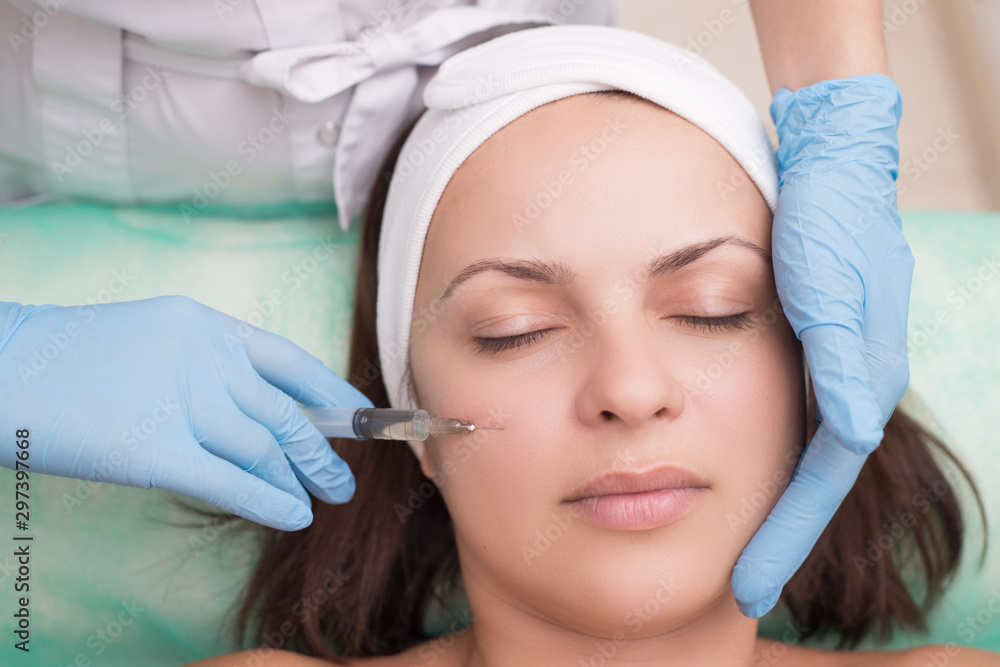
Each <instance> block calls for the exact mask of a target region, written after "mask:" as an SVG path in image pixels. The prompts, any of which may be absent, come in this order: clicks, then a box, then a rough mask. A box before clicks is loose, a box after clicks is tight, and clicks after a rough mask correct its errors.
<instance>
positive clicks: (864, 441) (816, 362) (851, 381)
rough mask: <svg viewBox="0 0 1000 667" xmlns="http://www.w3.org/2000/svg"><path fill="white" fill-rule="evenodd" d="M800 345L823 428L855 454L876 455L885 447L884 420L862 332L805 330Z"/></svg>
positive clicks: (824, 327)
mask: <svg viewBox="0 0 1000 667" xmlns="http://www.w3.org/2000/svg"><path fill="white" fill-rule="evenodd" d="M801 340H802V345H803V348H804V350H805V355H806V362H807V363H808V366H809V376H810V378H811V379H812V383H813V389H814V391H815V393H816V404H817V406H818V409H819V412H820V413H821V415H822V423H823V424H827V425H828V427H829V428H830V430H831V431H832V434H833V436H834V437H835V438H836V439H837V442H839V443H840V444H841V445H843V446H844V447H846V448H847V449H849V450H850V451H852V452H855V453H864V454H869V453H871V451H872V450H873V449H875V448H876V447H878V445H879V443H880V442H882V425H883V424H884V423H885V419H883V418H882V411H881V409H880V408H879V402H878V399H877V397H876V396H875V393H874V388H873V386H872V380H871V371H870V369H869V360H868V355H867V354H866V351H865V340H864V338H863V337H862V335H861V333H860V331H859V330H856V329H854V328H851V327H849V326H847V325H844V324H820V325H816V326H812V327H809V328H807V329H803V330H802V332H801Z"/></svg>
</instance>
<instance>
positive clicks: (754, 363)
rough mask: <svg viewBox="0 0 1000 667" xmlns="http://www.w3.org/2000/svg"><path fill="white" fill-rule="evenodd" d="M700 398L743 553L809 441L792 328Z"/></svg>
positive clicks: (773, 336) (762, 343)
mask: <svg viewBox="0 0 1000 667" xmlns="http://www.w3.org/2000/svg"><path fill="white" fill-rule="evenodd" d="M695 400H697V401H698V403H697V405H698V407H699V411H700V412H701V413H702V416H703V417H704V418H705V423H706V424H709V425H710V428H711V429H712V430H713V432H712V434H711V436H710V437H709V438H708V439H707V441H706V442H707V443H708V444H707V445H706V446H707V447H708V448H710V449H711V458H712V459H713V460H714V461H716V463H715V464H714V472H715V474H716V475H717V480H718V483H719V489H720V491H721V493H720V499H721V500H722V503H723V506H724V511H725V513H726V514H725V516H726V524H727V526H728V530H727V532H731V533H735V534H736V535H738V539H737V540H735V542H734V543H735V544H736V545H737V546H738V547H739V549H740V550H742V548H743V547H744V546H745V545H746V543H747V542H749V540H750V538H751V537H752V536H753V534H754V533H755V532H756V530H757V528H759V527H760V525H761V524H762V523H763V522H764V519H765V518H766V517H767V515H768V513H769V512H770V510H771V509H772V508H773V507H774V504H775V503H776V502H777V500H778V498H779V497H780V496H781V493H782V492H783V491H784V490H785V488H786V487H787V486H788V481H789V479H790V478H791V473H792V470H793V469H794V468H795V464H796V462H797V461H798V456H799V451H800V448H801V446H802V444H803V443H804V442H805V385H804V379H803V367H802V363H801V357H800V352H799V348H798V346H797V343H796V341H795V337H794V334H793V333H792V332H791V329H789V328H787V325H785V326H781V327H778V328H776V329H775V330H773V331H770V332H767V333H766V334H765V335H762V336H761V338H760V339H759V341H758V342H757V343H756V344H755V345H754V346H753V347H752V348H751V349H748V351H747V352H746V353H745V354H743V355H736V356H734V357H733V360H732V363H731V365H730V368H729V370H727V371H725V372H723V373H722V374H721V375H720V376H719V379H718V381H717V382H716V383H715V384H714V385H713V386H712V387H711V388H710V389H709V390H708V391H706V392H704V394H703V395H702V397H701V398H700V399H695ZM737 555H738V552H737Z"/></svg>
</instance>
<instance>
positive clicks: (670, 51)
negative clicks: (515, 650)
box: [376, 25, 778, 459]
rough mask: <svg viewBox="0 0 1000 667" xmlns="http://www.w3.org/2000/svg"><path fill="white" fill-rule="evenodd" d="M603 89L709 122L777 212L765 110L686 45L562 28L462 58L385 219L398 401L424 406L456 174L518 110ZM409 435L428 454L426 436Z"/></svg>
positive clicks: (383, 355)
mask: <svg viewBox="0 0 1000 667" xmlns="http://www.w3.org/2000/svg"><path fill="white" fill-rule="evenodd" d="M599 90H625V91H629V92H631V93H634V94H636V95H639V96H640V97H644V98H646V99H647V100H650V101H651V102H654V103H656V104H658V105H660V106H662V107H664V108H665V109H669V110H670V111H672V112H674V113H676V114H677V115H679V116H681V117H682V118H685V119H686V120H688V121H689V122H691V123H692V124H694V125H696V126H698V127H699V128H701V129H702V130H704V131H705V132H706V133H707V134H709V135H710V136H711V137H713V138H714V139H715V140H716V141H718V142H719V143H720V144H722V146H723V147H724V148H726V150H728V151H729V153H730V154H732V156H733V157H734V158H735V159H736V161H737V162H739V163H740V165H741V166H742V167H743V169H744V170H745V171H746V172H747V174H748V175H749V176H750V178H751V179H752V180H753V182H754V183H755V184H756V186H757V188H758V189H759V190H760V192H761V194H762V195H763V196H764V200H765V201H766V202H767V205H768V206H769V207H770V208H771V212H772V213H773V212H774V209H775V206H776V204H777V200H778V169H777V164H776V162H775V158H774V151H773V149H772V147H771V142H770V140H769V139H768V137H767V133H766V131H765V129H764V125H763V123H762V122H761V120H760V117H759V116H758V115H757V111H756V110H755V109H754V107H753V105H752V104H751V103H750V101H749V100H748V99H747V98H746V96H745V95H744V94H743V93H742V92H741V91H740V89H739V88H737V87H736V86H735V85H734V84H733V83H732V82H731V81H729V80H728V79H726V78H725V77H724V76H722V74H720V73H719V72H718V70H716V69H715V68H714V67H713V66H712V65H710V64H709V63H708V62H707V61H705V60H702V59H701V58H699V57H697V56H694V55H693V54H691V53H690V52H689V51H686V50H685V49H682V48H680V47H678V46H675V45H673V44H668V43H666V42H662V41H660V40H658V39H655V38H653V37H649V36H647V35H643V34H640V33H636V32H631V31H628V30H622V29H620V28H609V27H603V26H582V25H581V26H576V25H557V26H545V27H540V28H531V29H527V30H521V31H518V32H513V33H509V34H506V35H503V36H501V37H497V38H495V39H492V40H490V41H488V42H485V43H483V44H480V45H478V46H474V47H472V48H470V49H469V50H467V51H463V52H461V53H458V54H456V55H454V56H452V57H451V58H449V59H448V60H446V61H445V62H444V63H442V65H441V67H440V69H439V70H438V72H437V74H436V75H435V76H434V78H433V79H431V81H430V82H429V83H428V84H427V87H426V89H425V90H424V103H425V104H426V105H427V107H428V109H427V111H425V112H424V114H423V115H422V116H421V118H420V120H418V121H417V123H416V125H415V126H414V128H413V131H412V132H411V133H410V135H409V137H408V138H407V140H406V142H405V144H404V145H403V148H402V150H401V151H400V153H399V159H398V161H397V163H396V167H395V170H394V173H393V176H392V181H391V183H390V186H389V193H388V197H387V199H386V204H385V210H384V215H383V219H382V230H381V237H380V240H379V250H378V295H377V297H376V300H377V304H376V329H377V331H378V348H379V360H380V362H381V366H382V379H383V382H384V383H385V387H386V390H387V392H388V395H389V403H390V405H391V406H392V407H394V408H414V407H417V406H416V405H415V400H414V397H413V394H412V389H411V387H410V385H409V382H406V383H404V381H403V380H404V376H405V372H406V369H407V367H408V365H409V359H410V326H411V323H412V321H413V301H414V297H415V295H416V289H417V275H418V273H419V271H420V260H421V257H422V256H423V250H424V239H425V238H426V236H427V228H428V226H429V225H430V222H431V216H433V214H434V209H435V208H437V204H438V201H439V200H440V198H441V195H442V193H443V192H444V189H445V186H447V185H448V181H450V180H451V177H452V175H453V174H454V173H455V171H456V170H457V169H458V167H459V166H460V165H461V164H462V163H463V162H464V161H465V159H466V158H468V157H469V156H470V155H471V154H472V153H473V151H475V150H476V149H477V148H478V147H479V146H481V145H482V144H483V143H484V142H485V141H486V140H487V139H488V138H489V137H490V136H492V135H493V134H494V133H495V132H497V131H498V130H500V129H501V128H502V127H504V126H505V125H507V124H509V123H511V122H513V121H514V120H515V119H517V118H518V117H520V116H522V115H524V114H526V113H527V112H529V111H531V110H532V109H534V108H536V107H539V106H541V105H543V104H547V103H549V102H554V101H556V100H559V99H562V98H564V97H569V96H570V95H578V94H581V93H590V92H596V91H599ZM440 416H442V417H456V418H465V417H464V416H463V415H440ZM408 442H409V444H410V447H411V448H412V449H413V453H414V454H416V456H417V458H418V459H420V458H421V457H422V456H423V452H424V443H423V442H421V441H412V440H411V441H408Z"/></svg>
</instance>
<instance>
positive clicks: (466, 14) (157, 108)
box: [0, 0, 616, 224]
mask: <svg viewBox="0 0 1000 667" xmlns="http://www.w3.org/2000/svg"><path fill="white" fill-rule="evenodd" d="M615 21H616V12H615V6H614V0H478V1H477V0H169V1H168V2H163V1H158V2H153V1H150V0H145V1H144V0H0V35H2V36H3V41H4V42H5V43H4V44H3V45H2V46H0V202H11V201H14V200H17V199H21V198H24V197H32V196H37V195H39V194H44V193H53V194H54V195H56V196H59V197H83V198H91V199H99V200H104V201H109V202H121V203H141V202H177V203H178V205H179V206H186V207H188V210H189V211H194V210H202V209H203V208H204V207H205V206H207V205H210V204H253V203H265V202H267V203H276V202H308V201H319V200H330V199H334V198H335V199H336V201H337V203H338V206H339V208H340V210H341V218H342V224H346V223H347V222H348V221H350V220H351V219H352V218H353V217H354V216H356V215H358V214H359V213H360V212H361V210H362V207H363V205H364V201H365V199H366V197H367V192H368V190H369V189H370V187H371V184H372V183H373V182H374V179H375V178H376V172H377V171H378V168H379V166H380V164H381V161H382V159H383V158H384V156H385V152H386V151H387V149H388V147H389V146H390V145H391V144H392V142H393V141H394V140H395V139H396V137H397V136H398V134H399V132H400V131H401V130H402V129H403V128H404V127H405V125H406V124H407V123H408V122H409V121H411V120H412V119H413V118H415V117H416V115H417V114H418V113H419V112H420V110H421V109H422V102H421V94H422V91H423V87H424V85H425V84H426V82H427V80H428V79H429V78H430V77H431V76H432V75H433V73H434V71H435V70H436V66H437V65H438V64H439V63H440V62H441V61H443V60H444V59H445V58H447V57H448V56H449V55H451V54H452V53H455V52H457V51H459V50H461V49H463V48H468V47H469V46H472V45H474V44H477V43H480V42H482V41H485V40H486V39H489V38H492V37H494V36H497V35H500V34H503V33H505V32H509V31H511V30H515V29H523V28H529V27H532V26H535V25H544V24H549V23H592V24H604V25H614V23H615Z"/></svg>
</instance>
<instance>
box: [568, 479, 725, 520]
mask: <svg viewBox="0 0 1000 667" xmlns="http://www.w3.org/2000/svg"><path fill="white" fill-rule="evenodd" d="M708 488H709V487H708V483H707V482H706V481H705V480H704V479H702V478H701V477H700V476H698V475H696V474H695V473H693V472H691V471H689V470H684V469H683V468H678V467H675V466H660V467H658V468H654V469H652V470H647V471H645V472H632V471H624V472H614V473H610V474H606V475H601V476H600V477H598V478H596V479H594V480H592V481H590V482H588V483H587V484H584V485H583V486H582V487H580V488H579V489H577V490H576V491H575V492H573V495H572V496H571V497H570V498H569V499H567V500H566V501H565V502H566V503H567V504H568V505H569V507H570V509H571V510H572V511H574V512H579V513H580V514H581V515H582V516H584V517H586V518H587V519H588V520H589V521H590V522H592V523H593V524H595V525H597V526H600V527H603V528H607V529H610V530H650V529H653V528H659V527H662V526H666V525H668V524H671V523H673V522H674V521H677V520H678V519H680V518H681V517H683V516H684V515H685V514H687V512H688V510H690V508H692V507H694V506H695V505H696V504H697V503H698V502H699V501H700V500H702V499H703V498H704V497H705V495H706V493H707V492H708Z"/></svg>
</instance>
